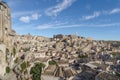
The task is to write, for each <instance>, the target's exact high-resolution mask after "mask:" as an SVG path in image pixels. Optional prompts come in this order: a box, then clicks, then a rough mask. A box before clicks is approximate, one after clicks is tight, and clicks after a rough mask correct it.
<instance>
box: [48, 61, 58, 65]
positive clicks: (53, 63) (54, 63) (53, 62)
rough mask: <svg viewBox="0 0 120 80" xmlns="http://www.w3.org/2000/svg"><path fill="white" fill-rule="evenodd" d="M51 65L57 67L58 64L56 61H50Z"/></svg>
mask: <svg viewBox="0 0 120 80" xmlns="http://www.w3.org/2000/svg"><path fill="white" fill-rule="evenodd" d="M49 65H57V63H56V62H55V61H54V60H51V61H49Z"/></svg>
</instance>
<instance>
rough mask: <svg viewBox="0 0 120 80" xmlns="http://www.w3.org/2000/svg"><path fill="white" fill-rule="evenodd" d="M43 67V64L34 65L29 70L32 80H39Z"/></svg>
mask: <svg viewBox="0 0 120 80" xmlns="http://www.w3.org/2000/svg"><path fill="white" fill-rule="evenodd" d="M44 67H45V64H43V63H36V64H35V66H34V67H32V68H31V70H30V74H32V80H41V72H42V68H44Z"/></svg>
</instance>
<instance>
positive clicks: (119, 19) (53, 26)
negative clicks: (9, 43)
mask: <svg viewBox="0 0 120 80" xmlns="http://www.w3.org/2000/svg"><path fill="white" fill-rule="evenodd" d="M3 1H5V2H7V4H8V5H9V7H10V9H11V15H12V28H13V29H14V30H15V31H16V32H17V33H18V34H28V33H30V34H32V35H40V36H46V37H53V35H55V34H64V35H68V34H76V33H78V35H79V36H84V37H91V38H93V39H96V40H120V0H3Z"/></svg>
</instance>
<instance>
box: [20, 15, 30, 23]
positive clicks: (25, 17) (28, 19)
mask: <svg viewBox="0 0 120 80" xmlns="http://www.w3.org/2000/svg"><path fill="white" fill-rule="evenodd" d="M19 20H20V21H22V22H25V23H28V22H30V17H29V16H23V17H21V18H20V19H19Z"/></svg>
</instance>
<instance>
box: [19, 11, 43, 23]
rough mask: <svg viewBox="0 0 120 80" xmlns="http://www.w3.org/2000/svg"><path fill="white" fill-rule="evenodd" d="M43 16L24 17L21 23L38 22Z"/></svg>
mask: <svg viewBox="0 0 120 80" xmlns="http://www.w3.org/2000/svg"><path fill="white" fill-rule="evenodd" d="M41 16H42V15H40V14H38V13H34V14H32V15H31V16H22V17H20V18H19V20H20V21H22V22H24V23H29V22H30V21H31V20H38V19H39V18H40V17H41Z"/></svg>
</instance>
